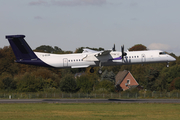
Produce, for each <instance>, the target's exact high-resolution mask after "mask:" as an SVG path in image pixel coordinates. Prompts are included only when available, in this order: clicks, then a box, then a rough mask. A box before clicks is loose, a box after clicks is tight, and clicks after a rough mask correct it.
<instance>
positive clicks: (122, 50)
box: [121, 45, 127, 61]
mask: <svg viewBox="0 0 180 120" xmlns="http://www.w3.org/2000/svg"><path fill="white" fill-rule="evenodd" d="M121 52H122V56H121V57H122V60H123V61H124V56H126V55H127V53H125V52H124V45H123V46H121Z"/></svg>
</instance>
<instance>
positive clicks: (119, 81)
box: [115, 70, 139, 91]
mask: <svg viewBox="0 0 180 120" xmlns="http://www.w3.org/2000/svg"><path fill="white" fill-rule="evenodd" d="M115 80H116V88H117V90H118V91H120V90H121V89H122V90H123V91H125V90H127V89H130V88H135V87H137V86H138V85H139V84H138V82H137V81H136V80H135V78H134V77H133V76H132V74H131V73H130V72H129V71H127V70H124V71H119V72H118V74H117V75H116V77H115Z"/></svg>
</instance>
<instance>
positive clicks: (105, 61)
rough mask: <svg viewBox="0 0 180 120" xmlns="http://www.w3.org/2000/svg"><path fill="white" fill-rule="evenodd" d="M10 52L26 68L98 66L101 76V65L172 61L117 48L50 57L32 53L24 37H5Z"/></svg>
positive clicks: (164, 56) (150, 52)
mask: <svg viewBox="0 0 180 120" xmlns="http://www.w3.org/2000/svg"><path fill="white" fill-rule="evenodd" d="M6 38H7V39H8V41H9V43H10V45H11V47H12V50H13V52H14V54H15V56H16V62H17V63H22V64H29V65H38V66H45V67H54V68H86V67H92V68H91V69H90V72H91V73H93V72H94V69H93V67H95V66H99V73H102V70H101V68H102V67H103V66H113V65H124V64H125V65H129V64H145V63H160V62H166V63H167V67H169V65H168V63H169V62H171V61H175V60H176V59H175V58H173V57H172V56H170V55H168V54H166V53H165V52H163V51H161V50H146V51H127V52H124V46H121V52H120V51H116V50H115V45H114V47H113V48H112V50H104V51H95V50H90V49H87V48H86V49H84V50H83V52H82V53H78V54H51V53H41V52H33V51H32V49H31V48H30V47H29V45H28V44H27V43H26V41H25V40H24V38H25V36H24V35H7V36H6Z"/></svg>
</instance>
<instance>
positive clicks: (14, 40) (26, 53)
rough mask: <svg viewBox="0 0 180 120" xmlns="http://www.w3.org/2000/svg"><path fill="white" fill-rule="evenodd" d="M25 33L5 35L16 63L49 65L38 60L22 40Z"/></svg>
mask: <svg viewBox="0 0 180 120" xmlns="http://www.w3.org/2000/svg"><path fill="white" fill-rule="evenodd" d="M24 37H25V35H7V36H6V39H8V41H9V43H10V45H11V47H12V50H13V52H14V54H15V56H16V59H17V60H16V62H17V63H23V64H29V65H38V66H46V67H51V66H49V65H48V64H46V63H44V62H43V61H42V60H40V59H39V58H38V57H37V56H36V54H35V53H34V52H33V51H32V49H31V48H30V47H29V45H28V44H27V43H26V41H25V40H24Z"/></svg>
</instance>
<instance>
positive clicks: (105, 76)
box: [101, 70, 115, 84]
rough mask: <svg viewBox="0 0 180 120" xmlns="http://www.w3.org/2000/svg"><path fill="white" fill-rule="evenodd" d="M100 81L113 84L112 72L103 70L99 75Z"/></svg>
mask: <svg viewBox="0 0 180 120" xmlns="http://www.w3.org/2000/svg"><path fill="white" fill-rule="evenodd" d="M101 80H109V81H111V82H112V83H114V84H115V74H114V73H113V71H110V72H108V71H107V70H105V71H104V72H103V73H102V75H101Z"/></svg>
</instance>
